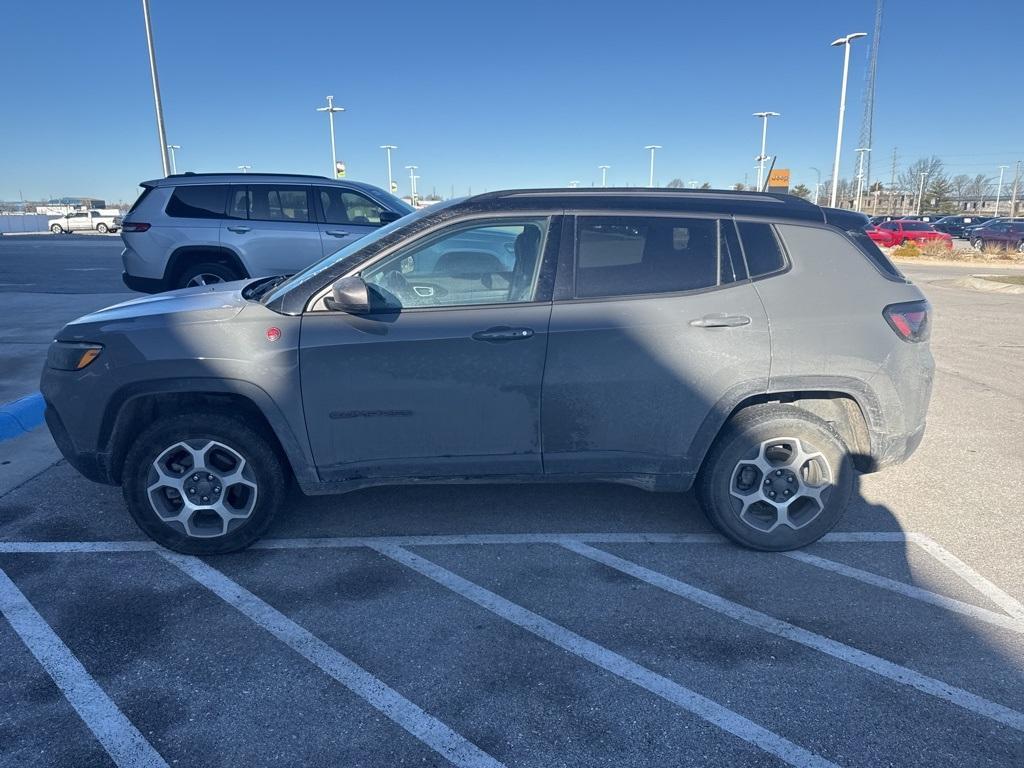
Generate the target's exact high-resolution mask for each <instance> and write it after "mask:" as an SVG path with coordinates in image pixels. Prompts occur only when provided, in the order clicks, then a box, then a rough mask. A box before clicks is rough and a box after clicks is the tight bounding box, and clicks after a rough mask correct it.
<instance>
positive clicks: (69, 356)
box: [46, 341, 103, 371]
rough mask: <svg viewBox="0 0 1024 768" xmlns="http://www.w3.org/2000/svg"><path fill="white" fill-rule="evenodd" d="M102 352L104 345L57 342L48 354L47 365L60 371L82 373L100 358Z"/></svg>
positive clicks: (52, 345)
mask: <svg viewBox="0 0 1024 768" xmlns="http://www.w3.org/2000/svg"><path fill="white" fill-rule="evenodd" d="M102 351H103V345H102V344H90V343H88V342H71V341H55V342H53V343H52V344H51V345H50V349H49V351H48V352H47V353H46V365H47V367H49V368H54V369H56V370H58V371H80V370H82V369H83V368H85V367H87V366H89V365H90V364H91V363H92V362H93V361H94V360H95V359H96V358H97V357H99V356H100V353H101V352H102Z"/></svg>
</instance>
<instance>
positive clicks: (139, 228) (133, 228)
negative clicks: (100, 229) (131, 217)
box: [121, 221, 149, 232]
mask: <svg viewBox="0 0 1024 768" xmlns="http://www.w3.org/2000/svg"><path fill="white" fill-rule="evenodd" d="M121 229H122V231H124V232H145V231H146V230H147V229H149V224H143V223H142V222H141V221H133V222H131V223H130V224H129V223H128V222H124V223H122V225H121Z"/></svg>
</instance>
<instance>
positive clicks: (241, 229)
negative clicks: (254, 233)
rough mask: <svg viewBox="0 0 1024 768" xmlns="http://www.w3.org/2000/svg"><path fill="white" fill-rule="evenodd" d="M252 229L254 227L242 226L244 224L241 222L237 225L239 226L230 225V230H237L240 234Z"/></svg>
mask: <svg viewBox="0 0 1024 768" xmlns="http://www.w3.org/2000/svg"><path fill="white" fill-rule="evenodd" d="M251 229H252V227H245V226H242V225H240V224H239V225H237V226H233V227H228V230H229V231H231V232H237V233H238V234H240V235H244V234H245V233H246V232H248V231H249V230H251Z"/></svg>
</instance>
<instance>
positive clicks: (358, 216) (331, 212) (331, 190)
mask: <svg viewBox="0 0 1024 768" xmlns="http://www.w3.org/2000/svg"><path fill="white" fill-rule="evenodd" d="M318 193H319V195H320V205H321V207H322V208H323V211H324V222H325V223H327V224H362V225H364V226H373V227H379V226H380V216H381V214H382V213H383V212H384V210H385V208H384V207H383V206H382V205H379V204H377V203H375V202H373V200H371V199H370V198H368V197H366V195H362V194H360V193H359V192H353V191H352V190H349V189H342V188H340V187H320V188H319V190H318Z"/></svg>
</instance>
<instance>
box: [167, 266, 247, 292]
mask: <svg viewBox="0 0 1024 768" xmlns="http://www.w3.org/2000/svg"><path fill="white" fill-rule="evenodd" d="M241 279H242V278H241V276H240V275H238V273H236V272H235V270H233V269H232V268H231V267H228V266H225V265H224V264H218V263H217V262H212V261H211V262H207V263H204V264H193V265H192V266H190V267H186V268H185V271H184V272H182V273H181V275H180V276H179V277H178V284H177V285H176V286H175V287H176V288H195V287H197V286H200V285H214V284H216V283H230V282H231V281H232V280H241Z"/></svg>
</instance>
